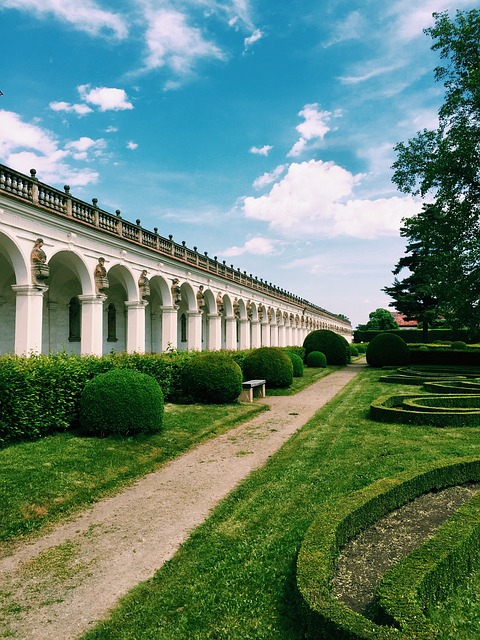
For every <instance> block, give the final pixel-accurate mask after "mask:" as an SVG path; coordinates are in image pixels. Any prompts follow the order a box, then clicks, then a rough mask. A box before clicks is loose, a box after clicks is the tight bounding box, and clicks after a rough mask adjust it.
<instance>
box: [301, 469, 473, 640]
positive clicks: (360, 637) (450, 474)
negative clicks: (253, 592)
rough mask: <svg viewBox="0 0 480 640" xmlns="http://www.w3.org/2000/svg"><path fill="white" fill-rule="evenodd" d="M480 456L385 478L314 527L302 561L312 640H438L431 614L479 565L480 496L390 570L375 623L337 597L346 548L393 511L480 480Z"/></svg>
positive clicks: (347, 499) (304, 545)
mask: <svg viewBox="0 0 480 640" xmlns="http://www.w3.org/2000/svg"><path fill="white" fill-rule="evenodd" d="M479 480H480V459H478V458H469V459H465V458H464V459H462V460H461V461H458V462H455V463H449V464H446V465H438V466H437V467H435V468H429V469H426V470H423V471H422V473H417V475H412V473H411V472H406V473H404V474H402V475H401V476H400V477H398V478H384V479H382V480H378V481H377V482H375V483H373V484H372V485H370V486H368V487H365V488H364V489H361V490H359V491H356V492H354V493H352V494H350V495H349V496H346V497H345V498H344V499H342V500H340V501H339V502H338V503H337V504H336V505H335V510H334V511H330V512H328V513H327V512H323V513H322V514H321V515H320V516H319V517H318V518H317V519H316V520H315V521H314V522H313V523H312V525H311V526H310V528H309V529H308V531H307V533H306V536H305V538H304V540H303V543H302V546H301V549H300V552H299V555H298V560H297V587H298V591H299V594H300V596H301V599H302V604H303V610H304V615H305V620H306V625H307V628H308V632H307V634H308V635H307V636H306V637H308V638H311V639H313V638H315V639H318V640H320V639H322V640H327V639H328V640H337V639H338V640H347V639H348V640H434V639H435V638H437V637H438V636H439V633H440V629H438V628H437V627H435V625H434V624H433V623H431V621H430V620H429V619H428V618H427V617H426V615H425V610H426V609H427V607H428V605H429V603H430V602H431V601H433V600H434V599H438V598H439V597H440V598H445V597H447V595H448V594H449V593H450V592H451V591H453V589H454V588H455V587H456V586H457V585H458V584H459V583H460V582H461V581H462V580H463V579H465V578H466V577H467V576H468V574H469V572H470V570H471V567H472V566H475V564H476V563H478V560H479V557H480V547H479V545H478V536H479V534H480V494H479V493H477V494H475V495H474V497H472V498H471V499H470V500H468V501H467V502H466V503H465V504H464V505H463V506H462V507H460V508H459V509H458V510H457V511H456V512H455V513H454V515H453V516H451V517H450V518H449V519H448V520H447V521H446V522H445V523H444V524H443V525H442V526H441V527H440V528H439V529H438V530H437V532H436V534H435V535H434V536H433V538H430V539H429V540H428V541H427V542H425V543H424V544H423V545H421V546H420V547H418V548H417V549H415V550H414V551H413V552H412V553H410V554H409V555H407V556H405V558H403V560H401V561H400V562H398V563H397V564H395V565H394V567H393V568H392V569H390V570H389V571H387V573H386V574H385V575H384V576H383V578H382V579H381V581H380V583H379V584H378V585H377V588H376V598H375V601H376V602H375V607H374V612H375V613H374V616H373V617H372V619H370V618H367V617H365V616H364V615H362V614H360V613H357V612H355V611H353V610H352V609H351V608H349V607H348V606H347V605H346V604H344V603H343V602H341V601H340V600H338V599H336V598H335V597H334V595H333V593H332V585H331V582H332V578H333V575H334V571H335V564H336V561H337V558H338V556H339V554H340V551H341V549H342V547H343V546H344V545H345V544H346V543H347V542H348V541H349V540H350V539H351V538H353V537H355V536H356V535H357V534H358V533H360V532H361V531H363V530H364V529H365V528H366V527H368V526H370V525H372V524H373V523H375V522H376V521H377V520H378V519H379V518H381V517H382V516H384V515H385V514H387V513H389V512H391V511H393V510H394V509H397V508H399V507H400V506H402V505H404V504H406V503H407V502H408V501H410V500H413V499H414V498H416V497H418V496H420V495H423V494H425V493H427V492H429V491H439V490H441V489H444V488H447V487H451V486H456V485H459V484H465V483H468V482H478V481H479Z"/></svg>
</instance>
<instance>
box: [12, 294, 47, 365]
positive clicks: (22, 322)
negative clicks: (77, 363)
mask: <svg viewBox="0 0 480 640" xmlns="http://www.w3.org/2000/svg"><path fill="white" fill-rule="evenodd" d="M12 289H13V291H15V293H16V294H17V295H16V304H15V353H16V355H18V356H21V355H30V354H32V353H41V352H42V325H43V295H44V294H45V293H46V292H47V291H48V287H42V286H32V285H29V284H26V285H22V284H13V285H12Z"/></svg>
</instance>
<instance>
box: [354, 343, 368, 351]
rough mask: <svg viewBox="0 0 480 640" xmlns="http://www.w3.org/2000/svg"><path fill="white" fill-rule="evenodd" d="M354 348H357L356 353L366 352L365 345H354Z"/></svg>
mask: <svg viewBox="0 0 480 640" xmlns="http://www.w3.org/2000/svg"><path fill="white" fill-rule="evenodd" d="M355 346H356V348H357V351H358V353H365V351H366V350H367V345H365V344H356V345H355Z"/></svg>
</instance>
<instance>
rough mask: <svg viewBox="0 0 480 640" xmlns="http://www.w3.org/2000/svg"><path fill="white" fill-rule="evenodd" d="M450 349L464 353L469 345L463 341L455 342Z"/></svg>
mask: <svg viewBox="0 0 480 640" xmlns="http://www.w3.org/2000/svg"><path fill="white" fill-rule="evenodd" d="M450 348H451V349H456V350H457V351H464V350H465V349H467V343H466V342H463V340H455V342H452V344H451V345H450Z"/></svg>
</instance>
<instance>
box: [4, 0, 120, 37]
mask: <svg viewBox="0 0 480 640" xmlns="http://www.w3.org/2000/svg"><path fill="white" fill-rule="evenodd" d="M0 8H3V9H19V10H20V11H25V12H32V13H34V14H36V15H38V16H39V17H42V18H43V17H46V16H47V15H48V14H53V16H54V17H55V18H57V19H58V20H61V21H63V22H67V23H69V24H70V25H73V26H74V27H75V28H76V29H78V30H80V31H85V32H86V33H89V34H90V35H93V36H97V35H100V34H103V33H105V32H107V33H111V34H112V35H114V36H115V37H116V38H119V39H123V38H125V37H126V36H127V35H128V27H127V21H126V19H125V17H124V16H121V15H120V14H118V13H113V12H111V11H105V10H104V9H102V8H100V6H99V5H98V4H97V3H96V2H93V1H92V0H3V2H2V6H1V7H0Z"/></svg>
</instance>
